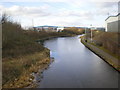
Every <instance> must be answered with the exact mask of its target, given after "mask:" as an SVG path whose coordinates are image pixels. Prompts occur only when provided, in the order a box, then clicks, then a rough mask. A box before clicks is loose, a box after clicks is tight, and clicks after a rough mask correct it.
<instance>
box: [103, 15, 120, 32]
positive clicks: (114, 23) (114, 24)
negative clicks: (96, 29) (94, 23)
mask: <svg viewBox="0 0 120 90" xmlns="http://www.w3.org/2000/svg"><path fill="white" fill-rule="evenodd" d="M105 22H106V32H118V26H120V13H119V14H118V15H116V16H109V17H108V18H107V19H106V20H105Z"/></svg>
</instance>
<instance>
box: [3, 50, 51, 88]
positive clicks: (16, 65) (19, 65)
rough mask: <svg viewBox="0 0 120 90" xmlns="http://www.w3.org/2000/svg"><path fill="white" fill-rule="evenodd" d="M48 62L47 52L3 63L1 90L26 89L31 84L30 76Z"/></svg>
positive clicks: (31, 77) (31, 78)
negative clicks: (5, 89) (7, 89)
mask: <svg viewBox="0 0 120 90" xmlns="http://www.w3.org/2000/svg"><path fill="white" fill-rule="evenodd" d="M49 62H50V59H49V50H48V49H46V50H44V51H43V52H40V53H35V54H32V55H27V56H23V57H21V58H18V59H12V60H10V61H4V62H3V88H12V87H14V88H19V87H21V88H22V87H26V86H28V85H30V84H31V83H32V80H33V79H34V77H33V76H32V75H30V74H31V73H33V72H37V71H38V70H39V69H42V68H43V67H44V65H47V64H48V63H49Z"/></svg>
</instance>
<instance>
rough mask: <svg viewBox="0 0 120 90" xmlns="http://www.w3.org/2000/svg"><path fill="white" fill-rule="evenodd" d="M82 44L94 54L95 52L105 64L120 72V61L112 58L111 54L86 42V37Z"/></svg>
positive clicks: (82, 39)
mask: <svg viewBox="0 0 120 90" xmlns="http://www.w3.org/2000/svg"><path fill="white" fill-rule="evenodd" d="M81 42H82V43H83V44H84V45H85V47H87V48H88V49H90V50H91V51H92V52H94V53H95V54H96V55H98V56H99V57H100V58H102V59H103V60H104V61H105V62H107V63H108V64H109V65H111V66H112V67H113V68H114V69H116V70H117V71H119V72H120V64H119V62H120V61H119V59H118V58H115V57H113V56H111V55H110V54H109V53H107V52H105V51H103V50H102V49H100V48H99V47H97V46H95V45H94V44H91V43H89V42H86V41H85V40H84V37H81Z"/></svg>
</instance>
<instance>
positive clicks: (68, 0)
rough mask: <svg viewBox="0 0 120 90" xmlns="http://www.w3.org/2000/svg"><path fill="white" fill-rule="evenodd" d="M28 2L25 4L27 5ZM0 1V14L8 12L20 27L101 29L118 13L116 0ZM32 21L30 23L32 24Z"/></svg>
mask: <svg viewBox="0 0 120 90" xmlns="http://www.w3.org/2000/svg"><path fill="white" fill-rule="evenodd" d="M28 1H29V2H28ZM103 1H105V0H100V1H99V2H98V0H36V1H35V0H34V2H33V0H11V1H9V0H1V1H0V12H1V13H2V12H6V13H9V14H10V15H11V16H12V18H13V19H14V20H15V21H17V22H20V23H21V24H22V26H23V27H28V26H32V25H33V24H34V26H41V25H56V26H90V24H92V25H93V26H95V27H96V26H100V27H104V26H105V19H106V18H107V17H108V15H117V14H118V0H111V1H110V0H109V2H108V1H106V2H103ZM108 13H109V14H108ZM32 21H33V24H32Z"/></svg>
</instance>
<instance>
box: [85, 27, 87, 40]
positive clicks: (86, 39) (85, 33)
mask: <svg viewBox="0 0 120 90" xmlns="http://www.w3.org/2000/svg"><path fill="white" fill-rule="evenodd" d="M85 40H87V32H86V27H85Z"/></svg>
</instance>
